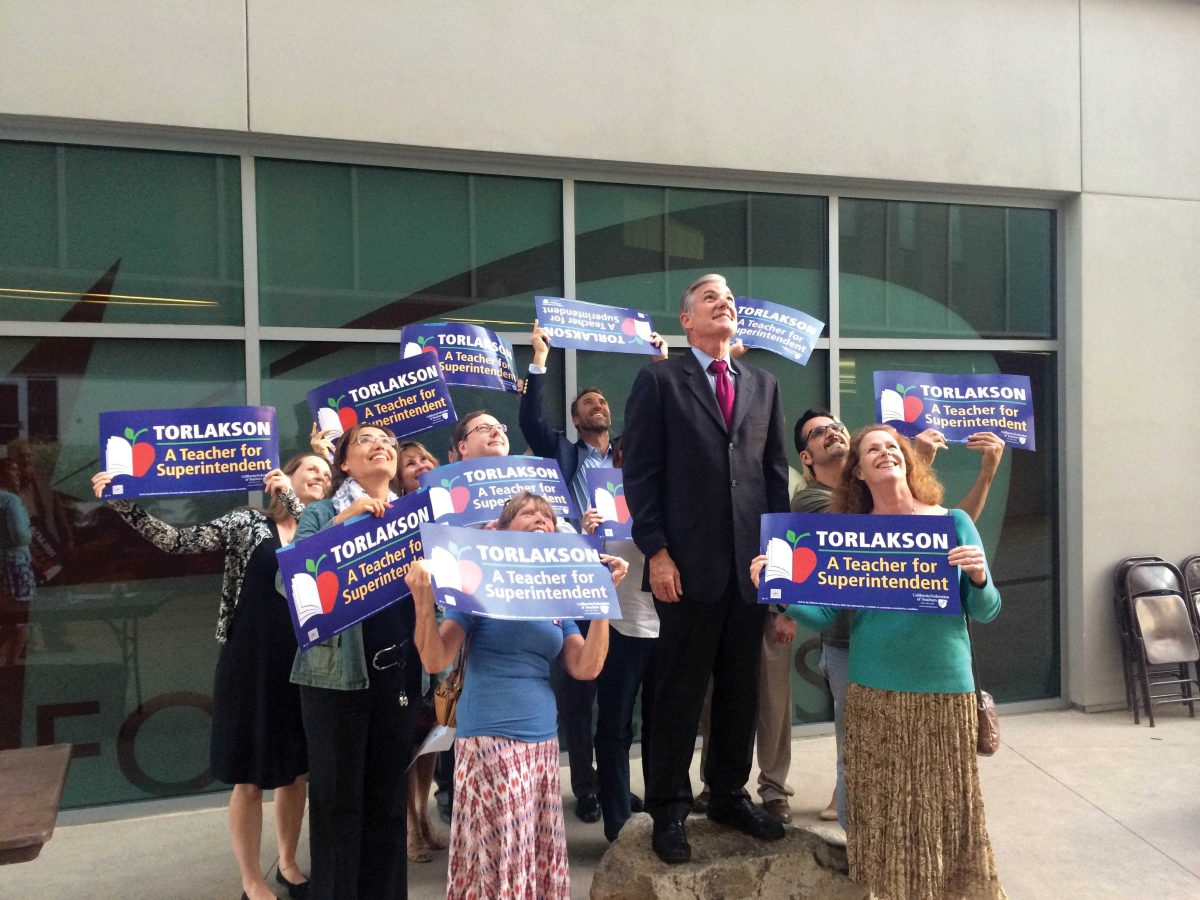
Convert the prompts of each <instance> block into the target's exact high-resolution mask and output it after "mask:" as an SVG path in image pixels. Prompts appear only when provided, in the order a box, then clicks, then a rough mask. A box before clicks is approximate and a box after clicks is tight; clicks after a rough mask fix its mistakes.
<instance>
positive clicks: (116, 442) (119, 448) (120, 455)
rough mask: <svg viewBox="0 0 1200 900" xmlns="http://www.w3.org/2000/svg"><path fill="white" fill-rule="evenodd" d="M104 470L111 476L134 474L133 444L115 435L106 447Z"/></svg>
mask: <svg viewBox="0 0 1200 900" xmlns="http://www.w3.org/2000/svg"><path fill="white" fill-rule="evenodd" d="M104 470H105V471H106V472H108V474H109V475H132V474H133V444H131V443H129V441H127V440H125V438H123V437H117V436H116V435H115V434H114V435H113V436H112V437H110V438H109V439H108V443H106V444H105V445H104Z"/></svg>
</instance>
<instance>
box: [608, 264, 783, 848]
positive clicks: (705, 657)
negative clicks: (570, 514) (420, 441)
mask: <svg viewBox="0 0 1200 900" xmlns="http://www.w3.org/2000/svg"><path fill="white" fill-rule="evenodd" d="M679 321H680V322H681V323H682V325H683V330H684V331H685V332H686V334H687V338H688V343H689V344H690V345H691V346H690V347H689V349H688V350H687V351H684V352H682V353H679V354H677V355H675V356H673V357H672V358H671V359H670V360H668V361H667V362H666V363H665V364H663V365H660V366H647V367H645V368H643V369H642V370H641V371H640V372H639V373H638V376H637V380H636V381H635V382H634V384H633V389H632V391H631V392H630V394H629V401H628V403H627V404H626V407H625V438H624V451H625V494H626V497H627V498H628V500H629V510H630V513H631V515H632V518H633V538H634V541H635V542H636V543H637V545H638V547H639V548H640V549H641V550H642V552H643V553H645V554H646V573H647V577H646V581H647V582H648V588H649V589H650V590H652V591H653V593H654V597H655V607H656V609H657V611H658V615H659V619H660V620H661V623H662V626H661V632H660V635H659V639H658V645H657V647H656V648H655V653H654V660H653V663H652V667H653V670H654V699H653V706H654V722H653V724H652V726H651V729H650V730H651V734H650V737H649V745H648V746H646V745H645V744H643V747H644V752H646V753H647V756H646V758H645V768H646V810H647V812H649V813H650V814H651V816H653V818H654V837H653V845H654V850H655V852H656V853H657V854H658V855H659V857H660V858H661V859H663V860H664V861H665V862H668V863H680V862H686V861H687V860H688V859H690V858H691V848H690V846H689V845H688V842H687V835H686V832H685V831H684V827H683V821H684V819H685V818H686V816H687V814H688V812H689V811H690V810H691V808H692V790H691V783H690V780H689V778H688V767H689V765H690V764H691V760H692V753H693V750H694V747H695V740H696V729H697V726H698V724H699V721H700V710H701V707H702V706H703V703H704V693H705V688H706V686H707V684H708V681H709V679H710V677H711V679H712V682H713V693H712V733H711V736H710V739H709V749H708V760H707V763H706V766H705V771H704V780H705V783H706V784H707V785H708V786H709V790H710V793H711V800H710V803H709V807H708V817H709V818H710V819H713V820H714V821H717V822H721V823H724V824H728V825H730V826H732V827H734V828H738V829H740V830H741V831H744V832H746V833H747V834H751V835H754V836H755V837H759V838H764V839H770V840H774V839H778V838H782V837H783V834H784V831H783V825H782V824H781V823H779V822H777V821H776V820H774V819H773V818H771V817H770V816H768V815H767V814H766V813H765V812H764V811H763V810H762V809H760V808H759V807H757V806H755V805H754V804H753V803H752V802H751V801H750V798H749V795H748V794H747V792H746V782H747V780H748V779H749V777H750V766H751V758H752V755H753V744H754V717H755V708H756V699H757V696H758V673H759V655H760V652H761V648H762V634H763V619H764V616H765V615H766V607H765V606H759V605H758V604H757V603H756V602H755V599H756V596H755V590H754V586H753V585H752V584H751V582H750V575H749V570H750V560H751V559H752V558H753V557H754V556H755V554H757V553H758V545H759V517H760V516H761V515H762V514H763V513H768V512H773V513H778V512H787V511H788V465H787V456H786V451H785V449H784V416H783V402H782V399H781V397H780V393H779V384H778V383H777V382H776V380H775V378H774V376H772V375H770V374H769V373H767V372H763V371H761V370H759V369H755V368H754V367H752V366H749V365H747V364H746V363H744V362H741V361H739V362H737V363H736V365H734V364H733V362H732V360H731V359H730V355H729V344H730V341H731V340H732V338H733V334H734V332H735V330H736V328H737V311H736V307H735V304H734V299H733V293H732V292H731V291H730V290H729V286H728V285H727V284H726V282H725V278H724V277H723V276H721V275H705V276H703V277H702V278H699V279H697V280H696V281H695V282H693V283H692V285H691V286H690V287H689V288H688V289H687V290H686V291H685V292H684V294H683V298H682V300H681V302H680V315H679Z"/></svg>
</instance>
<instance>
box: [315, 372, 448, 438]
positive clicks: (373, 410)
mask: <svg viewBox="0 0 1200 900" xmlns="http://www.w3.org/2000/svg"><path fill="white" fill-rule="evenodd" d="M306 396H307V397H308V407H309V409H311V410H312V414H313V418H315V419H316V420H317V427H319V428H320V429H321V430H322V431H333V432H336V434H339V435H340V434H341V433H342V432H343V431H347V430H349V429H350V428H353V427H354V426H355V425H357V424H359V423H360V422H361V423H363V424H364V425H365V424H370V425H379V426H381V427H385V428H390V429H391V430H392V431H393V432H395V434H396V436H397V437H400V438H403V437H407V436H408V435H411V434H417V433H418V432H421V431H426V430H428V429H430V428H436V427H437V426H439V425H446V424H450V423H453V422H457V421H458V416H457V415H455V413H454V404H453V403H451V402H450V389H449V388H448V387H447V386H446V380H445V379H444V378H443V377H442V371H441V367H440V366H439V364H438V359H437V355H436V354H429V355H425V354H422V355H421V356H420V357H419V358H414V359H402V360H400V362H394V363H385V364H384V365H382V366H376V367H375V368H373V369H367V370H366V371H365V372H359V373H358V374H357V375H347V376H346V377H345V378H339V379H337V380H336V381H331V382H329V383H328V384H323V385H321V386H320V387H319V388H314V389H313V390H311V391H309V392H308V394H307V395H306Z"/></svg>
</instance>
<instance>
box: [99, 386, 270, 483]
mask: <svg viewBox="0 0 1200 900" xmlns="http://www.w3.org/2000/svg"><path fill="white" fill-rule="evenodd" d="M100 446H101V447H102V448H103V458H104V469H105V471H107V472H109V473H110V474H112V476H113V480H112V481H111V482H110V483H109V485H108V487H106V488H105V489H104V499H105V500H111V499H112V498H114V497H119V498H121V499H129V498H130V497H165V496H170V495H172V494H215V493H219V492H221V491H260V490H262V487H263V477H264V476H265V475H266V474H267V473H268V472H270V471H271V470H272V469H274V468H277V467H278V466H279V464H280V463H279V439H278V435H277V433H276V431H275V408H274V407H273V406H205V407H199V408H197V409H138V410H128V411H124V412H102V413H100Z"/></svg>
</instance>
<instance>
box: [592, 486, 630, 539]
mask: <svg viewBox="0 0 1200 900" xmlns="http://www.w3.org/2000/svg"><path fill="white" fill-rule="evenodd" d="M583 477H584V478H585V479H586V480H587V489H588V494H589V495H591V497H592V504H593V505H594V506H595V507H596V511H597V512H598V513H600V515H601V516H603V517H604V521H603V522H601V523H600V527H599V528H597V529H596V535H597V537H601V538H603V539H604V540H607V541H621V540H625V539H626V538H628V537H631V536H632V530H633V520H632V519H630V517H629V501H627V500H626V499H625V481H624V478H625V476H624V475H623V474H622V473H621V470H620V469H584V472H583Z"/></svg>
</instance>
